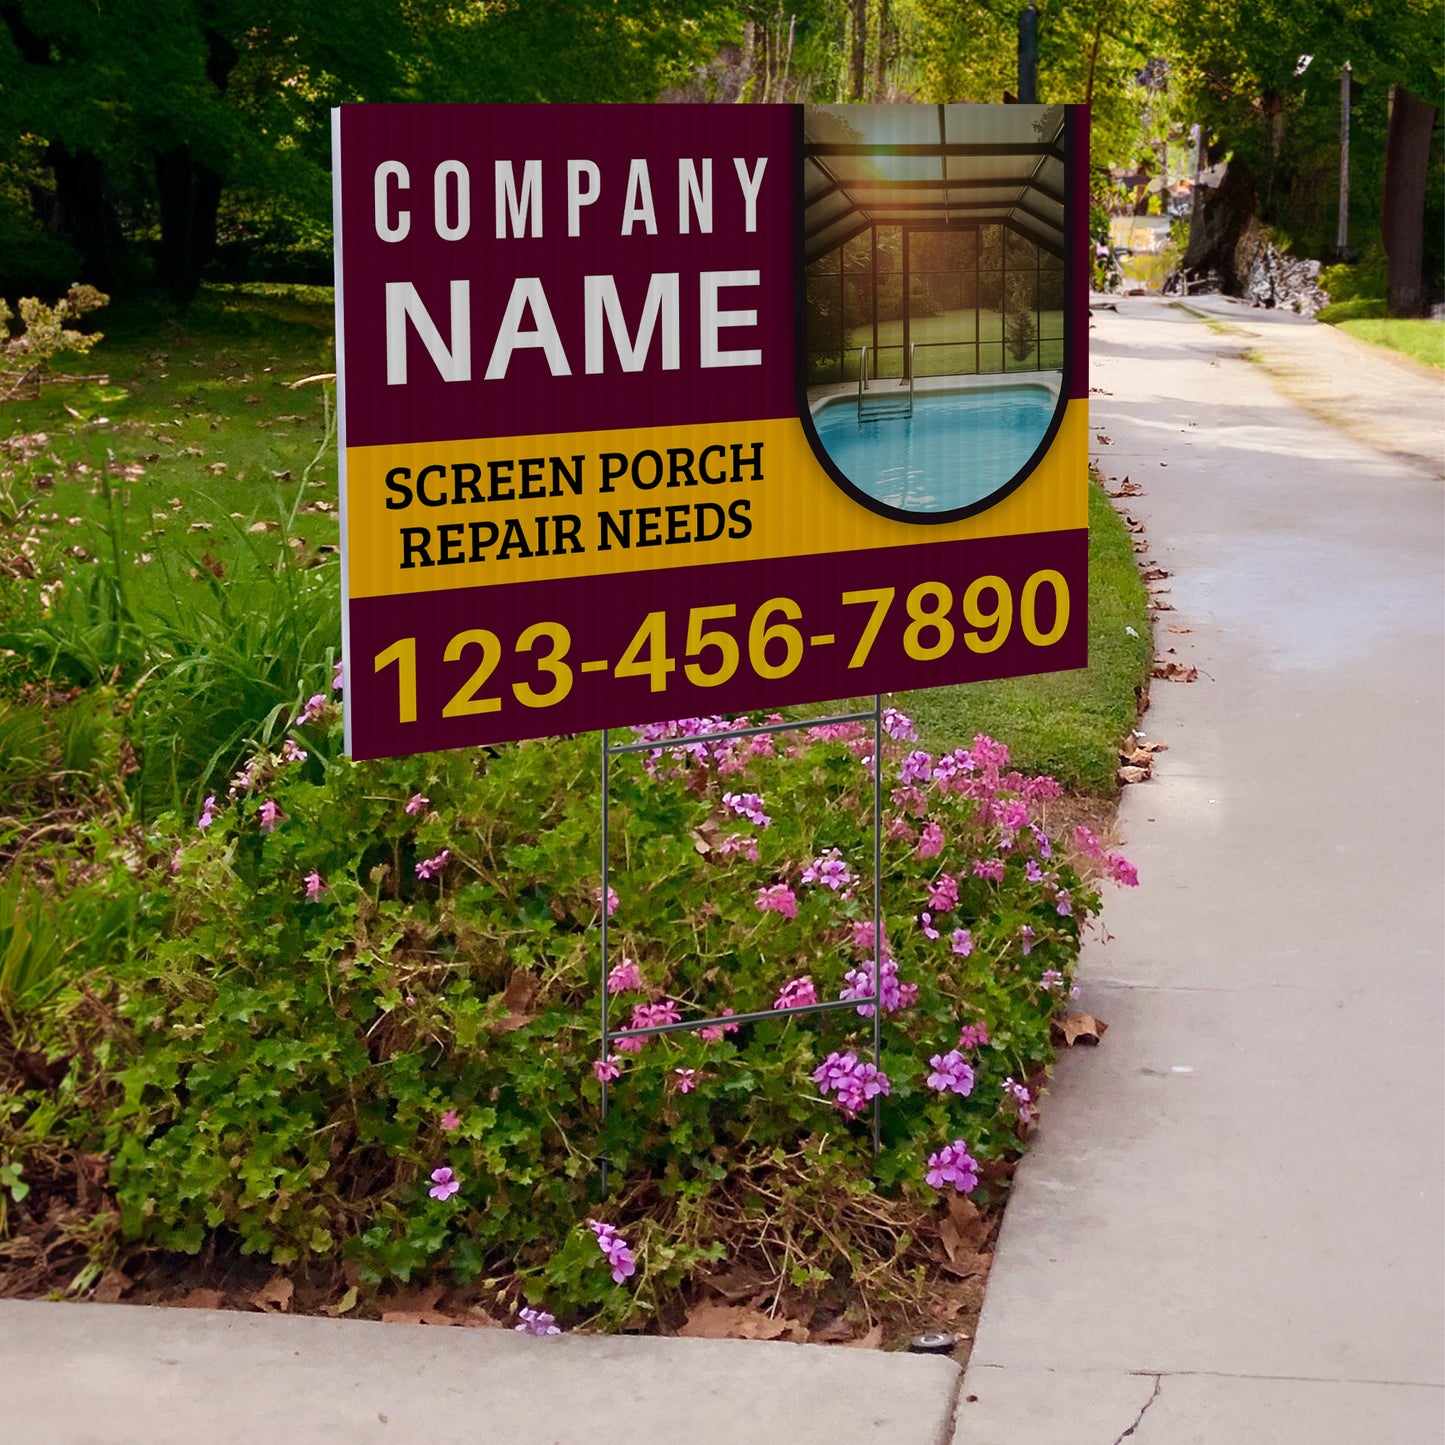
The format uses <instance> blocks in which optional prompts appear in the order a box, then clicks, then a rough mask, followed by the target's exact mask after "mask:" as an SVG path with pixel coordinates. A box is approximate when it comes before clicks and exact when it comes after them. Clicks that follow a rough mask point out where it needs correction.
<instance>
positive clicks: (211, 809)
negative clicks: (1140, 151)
mask: <svg viewBox="0 0 1445 1445" xmlns="http://www.w3.org/2000/svg"><path fill="white" fill-rule="evenodd" d="M215 821H216V796H215V794H214V793H212V794H211V796H210V797H209V798H207V799H206V801H205V802H204V803H202V804H201V816H200V817H199V818H197V819H196V827H198V828H201V829H206V828H209V827H210V826H211V824H212V823H214V822H215Z"/></svg>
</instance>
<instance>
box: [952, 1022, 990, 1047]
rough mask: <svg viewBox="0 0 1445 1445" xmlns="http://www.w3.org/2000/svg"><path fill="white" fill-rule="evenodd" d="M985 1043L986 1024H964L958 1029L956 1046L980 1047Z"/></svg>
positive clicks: (986, 1038) (986, 1039)
mask: <svg viewBox="0 0 1445 1445" xmlns="http://www.w3.org/2000/svg"><path fill="white" fill-rule="evenodd" d="M987 1043H988V1025H987V1024H964V1026H963V1027H962V1028H961V1029H960V1030H959V1033H958V1046H959V1048H961V1049H981V1048H983V1047H984V1045H985V1044H987Z"/></svg>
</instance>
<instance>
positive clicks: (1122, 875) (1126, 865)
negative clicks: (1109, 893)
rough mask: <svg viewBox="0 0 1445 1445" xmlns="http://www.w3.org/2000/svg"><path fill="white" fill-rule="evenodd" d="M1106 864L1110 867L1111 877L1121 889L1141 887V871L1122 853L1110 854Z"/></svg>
mask: <svg viewBox="0 0 1445 1445" xmlns="http://www.w3.org/2000/svg"><path fill="white" fill-rule="evenodd" d="M1104 862H1105V864H1106V865H1107V866H1108V869H1109V877H1110V878H1112V879H1113V880H1114V882H1115V883H1117V884H1118V885H1119V886H1120V887H1121V888H1137V887H1138V886H1139V870H1138V869H1137V868H1135V867H1134V865H1133V864H1132V863H1131V862H1130V861H1129V860H1128V859H1127V858H1125V857H1124V856H1123V854H1122V853H1110V854H1109V856H1108V857H1107V858H1106V859H1105V860H1104Z"/></svg>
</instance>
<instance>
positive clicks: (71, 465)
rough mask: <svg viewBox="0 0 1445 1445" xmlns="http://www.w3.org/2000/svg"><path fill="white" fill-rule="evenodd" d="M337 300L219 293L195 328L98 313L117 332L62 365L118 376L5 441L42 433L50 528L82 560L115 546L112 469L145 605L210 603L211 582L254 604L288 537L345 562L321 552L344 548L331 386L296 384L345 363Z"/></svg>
mask: <svg viewBox="0 0 1445 1445" xmlns="http://www.w3.org/2000/svg"><path fill="white" fill-rule="evenodd" d="M330 294H331V293H330V291H329V290H322V289H321V288H317V287H310V288H294V287H293V288H287V287H262V288H244V289H243V288H215V287H211V288H207V289H206V290H205V291H204V292H203V293H202V294H201V296H200V297H199V298H198V299H197V301H196V303H195V304H194V305H193V307H192V308H191V311H190V313H189V314H188V315H187V316H186V318H185V320H184V321H183V322H182V321H177V320H174V319H166V318H162V317H158V316H157V315H156V314H155V313H154V312H151V311H139V310H129V311H128V310H126V309H123V308H113V309H112V308H107V309H105V310H102V311H100V312H98V313H97V315H96V317H95V322H96V326H97V327H98V329H100V330H101V331H103V332H104V333H105V339H104V340H103V341H102V342H101V343H100V345H99V346H98V347H97V348H96V349H95V351H94V352H92V353H91V354H90V355H89V356H88V357H84V358H68V357H61V358H59V360H58V363H57V369H58V370H61V371H68V372H77V373H79V372H83V373H87V374H96V373H104V374H105V375H106V376H107V377H108V380H107V381H105V382H82V383H78V384H64V383H61V384H57V385H47V386H46V387H45V388H44V389H43V390H42V392H41V394H40V396H39V397H38V398H36V399H20V400H16V401H13V402H11V403H9V404H8V405H7V406H5V408H4V409H3V410H0V439H3V438H7V437H8V438H12V439H14V438H17V437H21V436H30V437H35V436H37V434H39V435H40V436H43V438H44V441H43V443H41V444H40V445H39V450H38V456H39V457H40V458H42V459H43V464H42V465H40V466H39V469H38V470H39V476H40V477H41V478H42V479H48V480H42V490H41V491H40V493H39V494H38V510H39V511H40V512H41V513H43V515H44V516H45V517H46V518H47V519H49V520H46V521H44V522H42V524H41V526H42V535H43V537H44V538H45V539H46V540H48V541H49V543H50V544H51V545H53V546H55V547H57V548H60V549H62V550H64V551H66V552H69V553H70V554H71V556H72V557H74V558H75V559H76V560H78V561H81V562H82V563H83V562H84V561H85V560H87V559H88V558H91V557H96V556H98V555H100V554H101V553H102V551H103V550H105V549H108V548H109V547H110V546H112V545H114V543H113V542H112V539H111V538H110V536H109V535H108V533H107V530H106V529H107V527H108V524H109V519H110V507H111V502H110V501H109V500H108V499H107V497H106V495H105V487H104V485H103V480H102V479H108V480H109V483H110V490H111V494H112V497H113V499H114V503H115V505H116V509H117V519H118V522H119V525H118V527H117V528H116V533H117V535H116V537H115V539H114V542H115V543H118V545H119V546H120V548H121V549H122V552H123V554H124V556H125V557H126V559H127V561H126V566H125V573H126V577H127V581H128V584H129V588H128V590H129V594H130V596H129V601H130V604H131V606H132V607H133V608H134V609H135V610H136V611H137V612H139V613H149V612H156V611H160V612H166V613H173V612H174V611H175V610H176V609H178V608H188V607H195V606H205V605H207V598H208V597H209V596H210V594H211V588H210V586H209V583H208V582H207V581H206V578H207V577H208V576H209V577H211V578H221V579H223V580H224V581H225V583H226V585H227V588H228V590H229V592H230V595H231V599H232V601H233V602H234V603H236V604H237V605H244V593H245V591H246V590H247V589H248V588H250V587H252V586H254V585H256V584H257V583H258V582H260V581H262V580H263V579H262V578H261V577H260V576H259V573H260V571H261V569H264V568H265V567H266V566H267V565H268V564H270V563H273V562H274V561H276V560H277V557H278V555H280V554H281V553H282V550H283V549H284V548H286V547H287V546H288V539H290V541H289V546H290V550H292V551H297V552H302V553H303V554H305V555H307V556H314V557H316V558H318V559H319V558H324V557H334V551H329V552H321V551H318V549H320V548H330V549H334V548H335V547H336V544H337V523H336V456H335V451H334V448H332V447H327V448H325V454H324V455H319V454H320V453H322V451H323V442H324V441H325V439H326V421H325V416H326V405H327V402H326V399H325V398H324V396H323V388H322V387H321V386H320V385H319V384H316V385H309V386H305V387H301V388H298V389H296V390H292V389H291V387H290V383H291V382H294V381H298V380H300V379H301V378H302V377H306V376H310V375H315V374H316V373H318V372H327V371H331V370H333V369H334V366H335V362H334V359H333V354H332V349H331V347H332V342H331V330H332V313H331V301H330ZM318 457H319V459H318ZM313 464H314V465H313ZM308 468H310V472H309V475H307V470H308ZM75 549H79V550H78V551H77V550H75ZM193 574H199V575H193ZM238 589H239V591H238Z"/></svg>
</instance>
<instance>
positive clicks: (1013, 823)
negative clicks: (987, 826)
mask: <svg viewBox="0 0 1445 1445" xmlns="http://www.w3.org/2000/svg"><path fill="white" fill-rule="evenodd" d="M993 820H994V822H995V823H997V824H998V825H999V827H1000V828H1008V829H1011V830H1012V831H1014V832H1017V831H1018V830H1019V829H1020V828H1023V827H1026V826H1027V825H1028V821H1029V805H1028V804H1027V803H1024V802H1020V800H1019V799H1017V798H1010V799H1009V800H1008V801H1007V802H1005V803H995V804H994V805H993Z"/></svg>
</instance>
